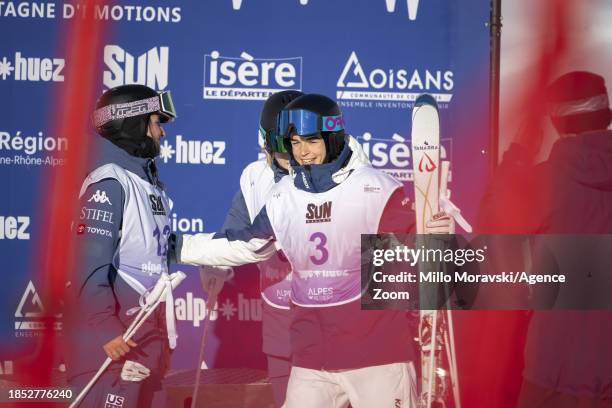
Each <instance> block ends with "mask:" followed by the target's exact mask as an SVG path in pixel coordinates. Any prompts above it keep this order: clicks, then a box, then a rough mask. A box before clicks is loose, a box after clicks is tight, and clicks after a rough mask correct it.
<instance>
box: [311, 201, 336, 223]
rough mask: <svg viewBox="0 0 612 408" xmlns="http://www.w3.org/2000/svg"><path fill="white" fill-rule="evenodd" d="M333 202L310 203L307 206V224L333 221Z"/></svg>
mask: <svg viewBox="0 0 612 408" xmlns="http://www.w3.org/2000/svg"><path fill="white" fill-rule="evenodd" d="M331 210H332V202H331V201H328V202H326V203H323V204H321V205H316V204H308V205H307V206H306V224H311V223H315V222H330V221H331Z"/></svg>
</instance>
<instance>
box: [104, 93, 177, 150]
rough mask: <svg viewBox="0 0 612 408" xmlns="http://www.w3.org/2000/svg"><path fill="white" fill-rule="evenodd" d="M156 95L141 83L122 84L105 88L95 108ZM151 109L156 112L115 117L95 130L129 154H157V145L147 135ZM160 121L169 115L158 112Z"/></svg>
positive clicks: (166, 119)
mask: <svg viewBox="0 0 612 408" xmlns="http://www.w3.org/2000/svg"><path fill="white" fill-rule="evenodd" d="M157 95H158V93H157V92H156V91H155V90H153V89H151V88H149V87H147V86H144V85H122V86H118V87H116V88H112V89H109V90H108V91H106V92H104V94H102V96H101V97H100V98H99V99H98V101H97V102H96V109H100V108H102V107H105V106H109V105H117V104H124V103H128V102H135V101H139V100H143V99H147V98H152V97H155V96H157ZM152 113H155V112H148V113H144V114H142V115H138V116H132V117H126V118H122V119H114V120H111V121H109V122H106V123H104V124H103V125H101V126H97V127H96V131H97V132H98V134H100V135H101V136H103V137H105V138H106V139H108V140H110V141H111V142H112V143H113V144H115V145H117V146H119V147H120V148H122V149H123V150H125V151H126V152H128V153H129V154H130V155H132V156H136V157H150V158H154V157H156V156H157V155H158V154H159V146H158V145H157V144H156V143H155V141H154V140H153V139H152V138H150V137H148V136H147V125H148V123H149V117H150V116H151V114H152ZM160 121H161V122H167V121H168V118H167V117H166V116H164V115H160Z"/></svg>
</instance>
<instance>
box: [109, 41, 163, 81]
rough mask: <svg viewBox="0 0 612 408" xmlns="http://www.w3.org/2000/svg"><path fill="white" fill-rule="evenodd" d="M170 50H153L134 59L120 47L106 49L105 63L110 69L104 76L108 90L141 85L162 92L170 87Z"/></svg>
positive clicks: (111, 46) (112, 46)
mask: <svg viewBox="0 0 612 408" xmlns="http://www.w3.org/2000/svg"><path fill="white" fill-rule="evenodd" d="M169 54H170V51H169V48H168V47H159V48H151V49H150V50H149V51H147V52H145V53H144V54H142V55H139V56H138V57H134V56H133V55H132V54H130V53H129V52H127V51H125V50H124V49H123V48H121V47H120V46H118V45H107V46H105V47H104V63H105V64H106V66H107V67H108V69H107V70H105V71H104V74H103V83H104V86H105V87H107V88H109V89H110V88H114V87H116V86H120V85H128V84H140V85H146V86H148V87H149V88H153V89H157V90H162V89H166V87H167V86H168V60H169Z"/></svg>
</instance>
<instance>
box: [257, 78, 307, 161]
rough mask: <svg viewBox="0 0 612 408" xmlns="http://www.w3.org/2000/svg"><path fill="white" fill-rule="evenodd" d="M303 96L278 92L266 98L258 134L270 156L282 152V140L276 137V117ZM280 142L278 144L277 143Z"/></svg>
mask: <svg viewBox="0 0 612 408" xmlns="http://www.w3.org/2000/svg"><path fill="white" fill-rule="evenodd" d="M302 95H304V93H303V92H300V91H294V90H288V91H280V92H276V93H275V94H272V95H270V96H269V97H268V99H267V100H266V102H265V103H264V106H263V109H262V110H261V116H260V117H259V132H260V134H261V136H262V137H263V140H264V149H266V151H267V152H268V153H270V154H272V153H274V152H279V151H281V152H282V151H283V150H284V145H282V139H281V140H277V137H276V133H275V130H276V116H277V115H278V113H279V112H280V111H281V110H282V109H283V108H284V107H285V106H286V105H287V104H288V103H290V102H291V101H293V100H294V99H296V98H298V97H300V96H302ZM279 142H280V143H279Z"/></svg>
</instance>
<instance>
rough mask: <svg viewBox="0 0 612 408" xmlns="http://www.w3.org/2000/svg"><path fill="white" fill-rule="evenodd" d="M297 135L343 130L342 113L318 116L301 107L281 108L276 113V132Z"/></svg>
mask: <svg viewBox="0 0 612 408" xmlns="http://www.w3.org/2000/svg"><path fill="white" fill-rule="evenodd" d="M290 130H291V131H292V133H295V134H297V135H298V136H311V135H315V134H317V133H320V132H339V131H341V130H344V118H343V117H342V114H340V115H334V116H320V115H318V114H316V113H314V112H310V111H307V110H303V109H296V110H283V111H281V112H280V113H279V114H278V120H277V125H276V134H277V135H278V136H280V137H289V136H290V135H289V131H290Z"/></svg>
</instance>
